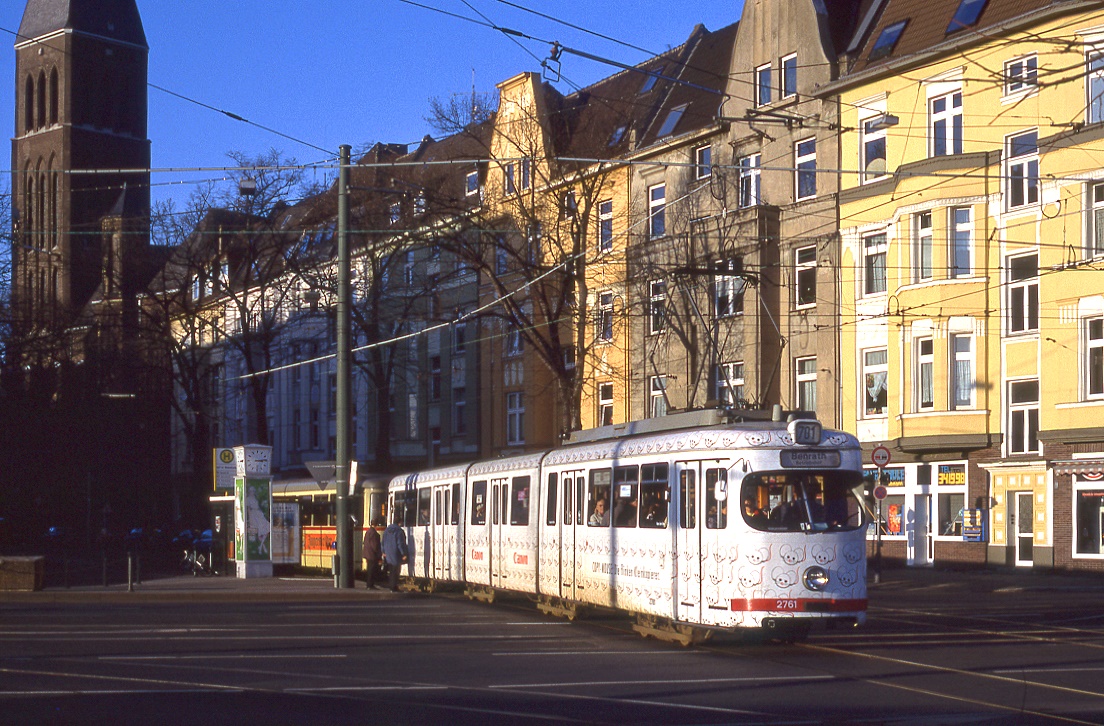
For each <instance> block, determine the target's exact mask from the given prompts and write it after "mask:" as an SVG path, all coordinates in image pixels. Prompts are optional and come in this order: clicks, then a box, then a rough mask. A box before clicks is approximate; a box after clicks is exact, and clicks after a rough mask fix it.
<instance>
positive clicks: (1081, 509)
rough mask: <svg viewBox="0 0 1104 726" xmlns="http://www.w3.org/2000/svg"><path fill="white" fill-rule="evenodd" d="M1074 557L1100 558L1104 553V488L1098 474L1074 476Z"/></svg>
mask: <svg viewBox="0 0 1104 726" xmlns="http://www.w3.org/2000/svg"><path fill="white" fill-rule="evenodd" d="M1073 532H1074V533H1075V536H1074V540H1075V541H1074V550H1073V552H1074V557H1076V558H1082V557H1083V558H1086V559H1090V558H1091V559H1100V558H1101V555H1104V489H1101V486H1100V478H1099V477H1098V476H1094V475H1089V476H1086V475H1084V474H1079V475H1076V476H1074V477H1073Z"/></svg>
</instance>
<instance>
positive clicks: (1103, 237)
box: [1085, 184, 1104, 257]
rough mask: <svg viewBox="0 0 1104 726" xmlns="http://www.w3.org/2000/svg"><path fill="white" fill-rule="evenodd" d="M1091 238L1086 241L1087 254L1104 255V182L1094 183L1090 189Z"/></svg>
mask: <svg viewBox="0 0 1104 726" xmlns="http://www.w3.org/2000/svg"><path fill="white" fill-rule="evenodd" d="M1089 195H1090V198H1089V200H1088V203H1087V204H1088V206H1089V219H1088V227H1089V238H1088V240H1086V241H1085V256H1086V257H1100V256H1101V255H1104V184H1093V185H1092V187H1091V189H1090V190H1089Z"/></svg>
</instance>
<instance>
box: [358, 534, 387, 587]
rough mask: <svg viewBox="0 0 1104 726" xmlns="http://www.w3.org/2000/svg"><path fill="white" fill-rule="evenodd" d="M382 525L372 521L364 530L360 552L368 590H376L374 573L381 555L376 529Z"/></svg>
mask: <svg viewBox="0 0 1104 726" xmlns="http://www.w3.org/2000/svg"><path fill="white" fill-rule="evenodd" d="M382 524H383V522H382V521H380V520H379V519H374V520H372V522H371V523H369V525H368V526H367V527H365V528H364V543H363V544H362V545H361V550H360V551H361V554H362V555H363V556H364V579H365V580H366V581H367V583H368V589H369V590H375V589H376V572H377V571H378V570H379V566H380V556H381V555H382V554H383V550H382V549H381V546H380V536H379V531H377V530H376V527H378V526H380V525H382Z"/></svg>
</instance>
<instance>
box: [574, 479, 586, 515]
mask: <svg viewBox="0 0 1104 726" xmlns="http://www.w3.org/2000/svg"><path fill="white" fill-rule="evenodd" d="M585 506H586V479H585V478H584V477H581V476H580V477H576V478H575V522H576V523H578V524H583V523H584V522H585V521H586V509H585Z"/></svg>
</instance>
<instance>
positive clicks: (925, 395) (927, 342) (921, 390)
mask: <svg viewBox="0 0 1104 726" xmlns="http://www.w3.org/2000/svg"><path fill="white" fill-rule="evenodd" d="M915 389H916V410H917V411H930V410H931V409H933V408H935V342H934V341H933V340H932V339H931V338H918V339H917V340H916V379H915Z"/></svg>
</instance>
